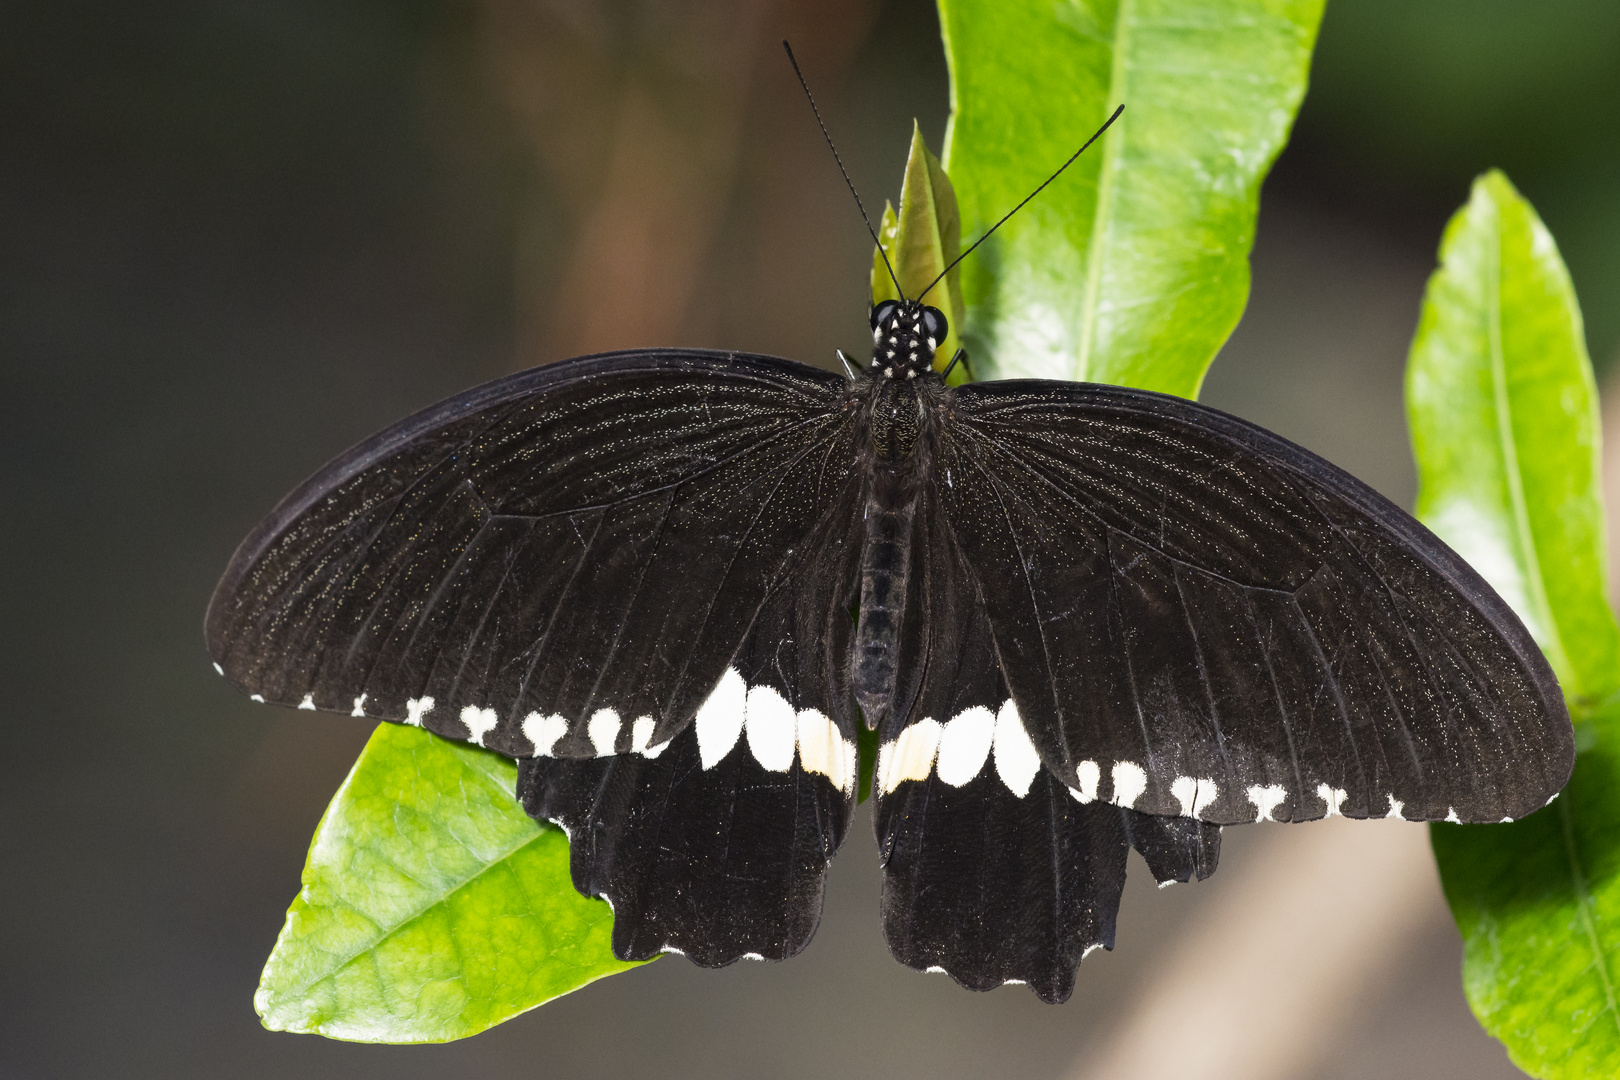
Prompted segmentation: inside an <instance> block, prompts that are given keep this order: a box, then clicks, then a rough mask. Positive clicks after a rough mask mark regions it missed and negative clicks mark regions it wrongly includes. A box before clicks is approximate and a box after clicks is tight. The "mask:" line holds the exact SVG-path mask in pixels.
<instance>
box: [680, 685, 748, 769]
mask: <svg viewBox="0 0 1620 1080" xmlns="http://www.w3.org/2000/svg"><path fill="white" fill-rule="evenodd" d="M747 708H748V687H747V685H746V684H745V683H744V682H743V677H742V676H741V675H740V674H738V672H737V669H736V668H726V673H725V674H724V675H722V676H720V682H719V683H718V684H717V685H716V686H715V688H714V690H713V692H711V693H710V694H709V697H708V700H707V701H705V702H704V703H703V704H702V705H701V706H700V707H699V708H698V711H697V718H696V719H694V720H693V721H692V723H693V726H694V727H696V728H697V741H698V756H699V757H700V758H701V759H702V760H703V767H704V768H705V769H712V768H714V767H715V766H716V765H718V764H720V762H721V761H722V760H723V759H724V758H725V756H726V755H727V754H729V753H731V748H732V747H733V746H736V745H737V740H738V739H740V738H741V737H742V729H743V716H744V715H745V714H746V712H747Z"/></svg>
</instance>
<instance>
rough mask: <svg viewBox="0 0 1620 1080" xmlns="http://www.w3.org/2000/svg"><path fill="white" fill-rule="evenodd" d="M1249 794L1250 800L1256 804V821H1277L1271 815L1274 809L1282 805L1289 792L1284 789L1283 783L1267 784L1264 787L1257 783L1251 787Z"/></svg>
mask: <svg viewBox="0 0 1620 1080" xmlns="http://www.w3.org/2000/svg"><path fill="white" fill-rule="evenodd" d="M1248 795H1249V801H1250V802H1252V803H1253V804H1254V820H1256V821H1276V820H1277V819H1276V818H1274V817H1272V816H1271V813H1272V811H1273V810H1275V809H1277V807H1279V806H1281V805H1282V801H1283V800H1284V799H1286V798H1288V792H1287V791H1286V790H1284V789H1283V786H1282V785H1281V784H1267V785H1265V786H1264V787H1261V786H1260V785H1259V784H1255V785H1254V786H1253V787H1251V788H1249V791H1248Z"/></svg>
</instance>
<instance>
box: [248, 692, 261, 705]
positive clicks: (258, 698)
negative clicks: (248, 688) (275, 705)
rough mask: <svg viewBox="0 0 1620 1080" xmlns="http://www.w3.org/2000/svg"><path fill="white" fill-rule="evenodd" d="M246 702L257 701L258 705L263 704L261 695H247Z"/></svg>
mask: <svg viewBox="0 0 1620 1080" xmlns="http://www.w3.org/2000/svg"><path fill="white" fill-rule="evenodd" d="M248 700H249V701H257V702H258V703H259V704H260V705H263V704H264V695H263V694H249V695H248Z"/></svg>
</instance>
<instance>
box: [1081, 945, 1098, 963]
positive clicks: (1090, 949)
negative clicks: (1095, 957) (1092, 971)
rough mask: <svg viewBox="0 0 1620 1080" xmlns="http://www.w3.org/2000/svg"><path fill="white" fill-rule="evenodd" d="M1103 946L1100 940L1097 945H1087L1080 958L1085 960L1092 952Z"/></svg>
mask: <svg viewBox="0 0 1620 1080" xmlns="http://www.w3.org/2000/svg"><path fill="white" fill-rule="evenodd" d="M1102 947H1103V943H1102V942H1100V941H1099V942H1097V943H1096V944H1095V945H1087V946H1086V951H1085V952H1083V953H1081V954H1080V959H1082V960H1084V959H1085V958H1086V957H1088V956H1090V955H1091V954H1092V953H1094V952H1096V951H1097V950H1098V949H1100V948H1102Z"/></svg>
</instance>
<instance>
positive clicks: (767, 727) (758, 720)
mask: <svg viewBox="0 0 1620 1080" xmlns="http://www.w3.org/2000/svg"><path fill="white" fill-rule="evenodd" d="M797 728H798V714H797V713H796V712H795V711H794V709H793V706H792V705H790V704H789V703H788V700H787V698H785V697H783V696H782V694H781V692H780V691H778V690H777V689H775V688H774V687H770V686H751V687H749V688H748V696H747V698H746V699H745V704H744V709H743V730H744V731H745V732H747V734H748V749H749V750H751V751H753V753H754V760H755V761H757V762H759V767H760V768H762V769H766V770H769V771H770V772H787V771H788V770H789V769H791V768H793V746H794V743H795V741H796V740H797V738H798V731H797Z"/></svg>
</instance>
